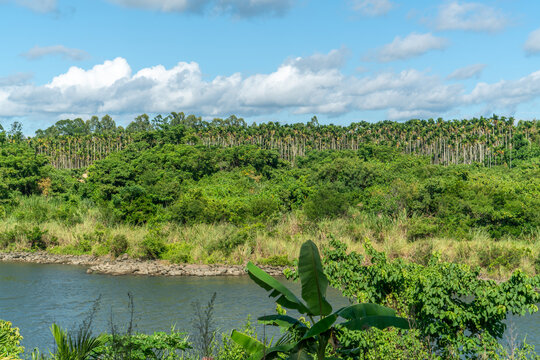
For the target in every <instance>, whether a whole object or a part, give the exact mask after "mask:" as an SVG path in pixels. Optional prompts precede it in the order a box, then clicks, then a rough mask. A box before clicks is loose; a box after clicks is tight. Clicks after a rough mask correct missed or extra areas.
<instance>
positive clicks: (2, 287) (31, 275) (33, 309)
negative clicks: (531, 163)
mask: <svg viewBox="0 0 540 360" xmlns="http://www.w3.org/2000/svg"><path fill="white" fill-rule="evenodd" d="M292 286H293V288H296V290H298V284H292ZM128 292H129V293H131V294H133V299H134V314H135V316H134V319H135V321H134V323H135V325H136V330H139V331H142V332H153V331H168V330H170V328H171V325H176V328H177V329H179V330H182V331H186V332H192V331H193V326H192V319H193V318H194V315H193V303H194V302H196V301H198V302H200V303H201V305H203V306H204V305H205V304H206V303H207V302H208V301H209V300H210V298H211V297H212V294H213V293H214V292H216V294H217V295H216V302H215V307H214V312H215V322H216V325H217V328H218V329H222V331H230V329H233V328H237V329H239V328H241V327H242V326H243V324H244V323H245V321H246V319H247V317H248V315H250V314H251V315H253V318H256V317H257V316H261V315H265V314H272V313H274V312H275V305H274V303H273V301H272V300H271V299H270V298H268V296H267V292H266V291H264V290H263V289H261V288H260V287H258V286H257V285H256V284H254V283H253V282H252V281H251V280H250V279H249V277H247V276H238V277H145V276H120V277H115V276H108V275H88V274H86V269H85V268H83V267H78V266H69V265H41V264H28V263H0V319H4V320H9V321H11V322H12V323H13V324H14V326H17V327H19V328H20V330H21V334H22V335H23V337H24V340H23V345H24V346H25V347H26V349H27V351H28V350H31V349H32V348H34V347H39V348H40V349H42V350H45V349H47V348H50V349H52V346H53V341H52V335H51V334H50V331H49V327H50V325H51V324H52V323H54V322H56V323H57V324H59V325H61V326H63V327H66V328H74V327H76V326H77V325H78V324H79V323H80V322H81V321H82V320H83V319H84V318H85V317H86V315H87V314H88V313H89V311H90V309H91V308H92V306H93V305H94V303H95V300H96V299H97V298H98V297H100V301H99V310H98V311H97V313H96V315H95V317H94V325H95V326H94V328H95V331H96V332H101V331H110V330H109V329H110V324H111V315H112V319H113V323H115V324H117V325H120V326H122V325H125V324H127V323H128V320H129V311H128V304H129V299H128V296H127V294H128ZM329 298H330V303H331V304H332V305H334V307H335V308H338V307H340V306H344V305H346V304H348V302H347V300H346V299H344V298H342V297H341V296H340V294H339V292H338V291H337V290H334V289H331V291H330V293H329ZM509 324H510V325H511V326H509V327H513V328H515V332H514V335H515V336H516V338H517V339H523V337H524V336H527V342H528V343H529V344H532V345H535V347H536V348H537V352H538V351H539V350H540V314H539V313H536V314H534V315H528V316H525V317H513V316H511V317H510V318H509ZM259 331H260V332H261V331H263V329H262V328H259ZM264 331H268V330H267V329H264ZM261 334H262V332H261Z"/></svg>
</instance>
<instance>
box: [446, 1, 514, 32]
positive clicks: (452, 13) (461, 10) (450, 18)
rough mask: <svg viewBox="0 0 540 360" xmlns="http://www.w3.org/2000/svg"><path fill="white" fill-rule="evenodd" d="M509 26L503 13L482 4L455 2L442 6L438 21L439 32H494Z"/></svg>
mask: <svg viewBox="0 0 540 360" xmlns="http://www.w3.org/2000/svg"><path fill="white" fill-rule="evenodd" d="M506 25H508V19H507V18H506V16H505V14H504V13H502V12H501V11H499V10H497V9H494V8H492V7H489V6H487V5H484V4H481V3H474V2H459V1H453V2H450V3H446V4H444V5H441V6H440V8H439V13H438V15H437V19H436V27H437V29H438V30H470V31H488V32H494V31H498V30H502V29H504V28H505V27H506Z"/></svg>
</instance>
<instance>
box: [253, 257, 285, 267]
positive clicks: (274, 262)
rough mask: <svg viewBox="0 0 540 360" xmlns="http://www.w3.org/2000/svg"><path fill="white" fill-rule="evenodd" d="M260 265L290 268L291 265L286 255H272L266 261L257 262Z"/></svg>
mask: <svg viewBox="0 0 540 360" xmlns="http://www.w3.org/2000/svg"><path fill="white" fill-rule="evenodd" d="M259 263H260V264H261V265H270V266H290V265H292V264H293V262H292V261H291V260H289V257H288V256H287V255H273V256H270V257H268V258H266V259H261V260H259Z"/></svg>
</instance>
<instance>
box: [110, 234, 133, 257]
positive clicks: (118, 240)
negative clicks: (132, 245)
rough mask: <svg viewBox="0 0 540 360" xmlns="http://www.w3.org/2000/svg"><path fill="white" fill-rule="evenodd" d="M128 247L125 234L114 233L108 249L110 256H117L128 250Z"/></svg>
mask: <svg viewBox="0 0 540 360" xmlns="http://www.w3.org/2000/svg"><path fill="white" fill-rule="evenodd" d="M128 247H129V244H128V240H127V237H126V235H124V234H116V235H115V236H114V237H113V238H112V240H111V244H110V246H109V249H110V252H111V255H112V256H114V257H118V256H120V255H122V254H124V253H126V252H127V250H128Z"/></svg>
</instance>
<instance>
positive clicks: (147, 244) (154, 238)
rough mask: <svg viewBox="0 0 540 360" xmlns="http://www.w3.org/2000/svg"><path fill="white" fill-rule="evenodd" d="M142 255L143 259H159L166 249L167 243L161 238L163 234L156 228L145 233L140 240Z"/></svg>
mask: <svg viewBox="0 0 540 360" xmlns="http://www.w3.org/2000/svg"><path fill="white" fill-rule="evenodd" d="M141 250H142V256H143V257H144V258H145V259H149V260H155V259H159V258H160V257H161V255H162V254H163V253H164V252H165V250H167V245H166V244H165V240H164V239H163V234H161V233H160V232H159V231H158V230H151V231H150V232H149V233H148V234H146V235H145V237H144V239H143V241H142V242H141Z"/></svg>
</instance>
